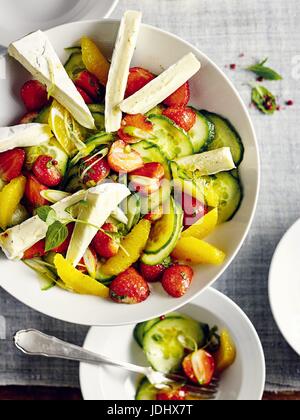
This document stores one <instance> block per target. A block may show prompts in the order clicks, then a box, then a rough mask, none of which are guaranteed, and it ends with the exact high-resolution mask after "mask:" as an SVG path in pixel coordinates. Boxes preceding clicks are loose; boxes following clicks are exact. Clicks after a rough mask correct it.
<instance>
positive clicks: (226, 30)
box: [0, 0, 300, 391]
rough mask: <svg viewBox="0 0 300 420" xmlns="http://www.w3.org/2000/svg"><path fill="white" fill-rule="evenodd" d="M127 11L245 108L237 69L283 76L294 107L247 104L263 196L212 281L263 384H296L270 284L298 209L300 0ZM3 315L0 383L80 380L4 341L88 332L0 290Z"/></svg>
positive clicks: (188, 3)
mask: <svg viewBox="0 0 300 420" xmlns="http://www.w3.org/2000/svg"><path fill="white" fill-rule="evenodd" d="M128 8H134V9H135V8H138V9H142V11H143V13H144V22H147V23H150V24H153V25H156V26H158V27H161V28H163V29H166V30H169V31H171V32H174V33H175V34H177V35H179V36H180V37H183V38H184V39H186V40H187V41H190V42H191V43H193V44H194V45H196V46H197V47H199V48H200V49H201V50H202V51H203V52H205V53H207V54H208V55H209V56H210V57H211V58H212V59H213V60H214V61H215V62H216V63H217V64H218V65H219V66H220V67H221V68H223V69H225V71H226V72H227V74H228V75H229V77H230V78H231V79H232V80H233V82H234V83H235V85H236V86H237V88H238V90H239V91H240V92H241V94H242V96H243V98H244V100H245V102H246V104H249V102H250V88H249V86H248V85H247V83H248V82H249V81H252V80H255V79H254V78H252V75H251V74H248V73H246V72H244V71H243V70H242V67H244V66H245V65H247V64H252V63H253V62H254V61H256V60H260V59H263V58H265V57H269V58H270V64H271V65H272V66H273V67H274V68H276V69H278V70H279V71H280V72H281V73H282V74H283V75H284V80H283V81H282V82H279V83H276V82H272V83H269V84H268V85H270V86H271V88H272V90H273V91H274V92H276V93H277V94H278V96H279V100H280V103H281V104H284V102H285V101H286V100H289V99H292V100H293V101H294V102H295V105H294V106H293V107H285V108H286V109H284V110H282V111H281V112H278V113H277V114H276V115H275V116H273V117H267V116H264V115H262V114H260V113H259V112H257V111H256V110H255V109H251V110H250V112H251V115H252V118H253V121H254V124H255V127H256V131H257V135H258V140H259V146H260V151H261V157H262V189H261V195H260V201H259V206H258V209H257V214H256V218H255V222H254V225H253V227H252V230H251V232H250V234H249V236H248V239H247V240H246V243H245V245H244V247H243V249H242V251H241V252H240V254H239V256H238V258H237V259H236V260H235V262H234V263H233V264H232V266H231V267H230V268H229V269H228V270H227V272H226V273H225V274H224V275H223V277H222V278H221V279H220V280H219V282H218V283H217V285H216V287H217V288H218V289H219V290H221V291H222V292H224V293H226V294H227V295H228V296H229V297H231V298H232V299H233V300H234V301H235V302H236V303H237V304H238V305H240V306H241V308H242V309H243V310H244V311H245V312H246V313H247V315H248V316H249V317H250V319H251V320H252V322H253V323H254V325H255V327H256V329H257V331H258V333H259V335H260V337H261V339H262V342H263V346H264V350H265V353H266V360H267V385H266V389H267V390H269V391H274V390H275V391H280V390H281V391H282V390H300V358H299V357H298V356H297V355H296V354H295V353H294V352H293V351H292V350H291V349H290V348H289V346H288V345H287V344H286V343H285V341H284V340H283V338H282V336H281V334H280V333H279V331H278V329H277V327H276V325H275V323H274V321H273V318H272V315H271V312H270V309H269V302H268V289H267V284H268V271H269V265H270V262H271V258H272V255H273V253H274V250H275V247H276V245H277V243H278V242H279V240H280V238H281V237H282V235H283V234H284V232H285V231H286V230H287V228H288V227H289V226H290V225H291V224H292V223H293V222H295V221H296V220H297V218H298V217H299V215H300V202H299V197H300V183H299V180H298V178H297V175H299V172H300V159H299V158H300V137H299V136H298V134H299V133H298V132H299V110H300V91H299V83H300V82H299V79H298V80H297V77H296V76H297V72H296V68H293V63H295V62H296V61H297V58H298V60H300V59H299V57H297V54H300V26H299V21H298V17H299V14H300V2H299V1H298V0H289V1H286V0H140V1H139V0H121V1H120V3H119V5H118V7H117V9H116V10H115V12H114V14H113V17H120V16H121V15H122V13H123V11H124V10H126V9H128ZM240 55H243V57H241V56H240ZM294 60H295V61H294ZM230 64H237V65H238V68H237V70H235V71H233V70H231V69H230V66H228V65H230ZM293 70H294V73H295V74H294V75H293ZM293 76H294V77H293ZM299 77H300V76H299ZM12 281H13V280H12ZM282 281H285V279H282ZM0 315H2V317H3V318H1V319H2V321H1V322H0V385H8V384H18V385H53V386H78V366H77V364H75V363H67V362H62V361H49V360H42V359H38V358H37V359H28V358H26V357H25V356H23V355H21V354H19V353H18V352H17V351H16V350H15V349H14V348H13V345H12V342H11V338H12V336H13V334H14V332H15V331H16V330H18V329H21V328H29V327H31V328H38V329H40V330H43V331H45V332H46V333H50V334H54V335H56V336H58V337H60V338H62V339H65V340H69V341H71V342H74V343H77V344H82V342H83V340H84V337H85V334H86V332H87V328H83V327H79V326H76V325H70V324H66V323H63V322H59V321H56V320H53V319H50V318H47V317H45V316H43V315H40V314H38V313H36V312H34V311H32V310H30V309H28V308H27V307H25V306H24V305H22V304H20V303H18V302H16V301H15V300H14V299H13V298H11V297H10V296H8V295H7V294H6V293H5V292H4V291H3V290H1V291H0ZM5 337H6V339H5ZM249 363H251V360H249Z"/></svg>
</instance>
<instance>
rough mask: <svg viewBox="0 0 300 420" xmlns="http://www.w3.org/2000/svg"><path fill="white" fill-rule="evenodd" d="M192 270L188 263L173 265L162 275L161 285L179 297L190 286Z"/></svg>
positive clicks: (170, 293)
mask: <svg viewBox="0 0 300 420" xmlns="http://www.w3.org/2000/svg"><path fill="white" fill-rule="evenodd" d="M193 277H194V271H193V269H192V268H191V267H189V266H188V265H173V266H172V267H170V268H168V269H167V270H166V271H165V272H164V275H163V279H162V286H163V288H164V289H165V291H166V292H167V293H168V294H169V295H170V296H172V297H174V298H180V297H182V296H184V295H185V294H186V292H187V291H188V289H189V288H190V286H191V284H192V281H193Z"/></svg>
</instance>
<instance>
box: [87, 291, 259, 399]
mask: <svg viewBox="0 0 300 420" xmlns="http://www.w3.org/2000/svg"><path fill="white" fill-rule="evenodd" d="M180 312H181V313H184V314H187V315H189V316H191V317H192V318H194V319H196V320H197V321H200V322H204V323H208V324H209V325H210V326H211V327H213V326H215V325H217V326H218V327H219V328H220V329H222V328H226V329H227V330H228V331H230V334H231V335H232V337H233V339H234V341H235V343H236V346H237V358H236V361H235V363H234V364H233V365H232V366H231V367H230V368H229V369H228V370H227V371H226V372H224V374H223V375H222V377H221V381H220V389H219V393H218V396H217V399H218V400H261V398H262V396H263V392H264V387H265V376H266V367H265V359H264V353H263V349H262V345H261V343H260V340H259V337H258V335H257V333H256V331H255V329H254V327H253V325H252V324H251V322H250V321H249V319H248V318H247V316H246V315H245V314H244V312H243V311H242V310H241V309H240V308H239V307H238V306H237V305H236V304H235V303H233V302H232V301H231V300H230V299H228V298H227V297H226V296H224V295H223V294H222V293H220V292H218V291H216V290H214V289H211V288H209V289H207V290H206V291H205V292H203V293H202V294H201V296H199V297H198V298H197V299H195V301H194V302H193V303H192V304H189V305H187V306H184V307H183V308H182V309H181V311H180ZM133 330H134V325H128V326H123V327H115V328H104V327H102V328H101V327H94V328H91V329H90V331H89V333H88V336H87V338H86V341H85V344H84V347H85V348H86V349H87V350H90V351H93V352H95V353H100V354H103V355H107V356H109V357H112V358H115V359H116V360H122V361H126V362H130V363H134V364H139V365H141V366H147V365H148V363H147V360H146V357H145V356H144V354H143V351H142V349H141V348H140V347H139V346H138V345H137V344H136V342H135V341H134V338H133ZM138 381H139V376H138V375H135V374H131V373H128V372H126V371H123V370H121V369H118V368H113V367H109V366H101V367H100V366H99V367H95V366H91V365H87V364H81V366H80V384H81V391H82V395H83V398H84V399H85V400H106V401H111V400H116V401H120V400H134V398H135V393H136V389H137V384H138Z"/></svg>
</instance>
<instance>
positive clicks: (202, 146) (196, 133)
mask: <svg viewBox="0 0 300 420" xmlns="http://www.w3.org/2000/svg"><path fill="white" fill-rule="evenodd" d="M194 111H195V112H196V123H195V125H194V127H193V128H192V129H191V130H190V131H189V132H188V134H189V136H190V139H191V142H192V145H193V149H194V153H200V152H204V151H205V150H207V148H208V146H209V145H210V144H211V142H212V141H213V140H214V138H215V126H214V124H213V123H211V122H210V121H209V120H208V119H207V118H205V117H204V115H202V114H201V113H200V112H199V111H197V110H196V109H194Z"/></svg>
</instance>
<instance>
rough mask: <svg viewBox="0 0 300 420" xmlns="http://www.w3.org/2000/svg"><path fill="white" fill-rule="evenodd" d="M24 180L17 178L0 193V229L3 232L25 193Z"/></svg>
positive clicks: (20, 177) (22, 177) (23, 178)
mask: <svg viewBox="0 0 300 420" xmlns="http://www.w3.org/2000/svg"><path fill="white" fill-rule="evenodd" d="M25 186H26V178H25V177H24V176H19V177H18V178H15V179H13V180H12V181H11V182H10V183H9V184H7V185H6V186H5V187H4V188H3V189H2V191H1V192H0V227H1V228H2V229H3V230H5V229H6V228H7V226H8V225H9V224H10V222H11V220H12V217H13V215H14V213H15V211H16V210H17V208H18V205H19V204H20V201H21V200H22V198H23V196H24V192H25Z"/></svg>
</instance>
